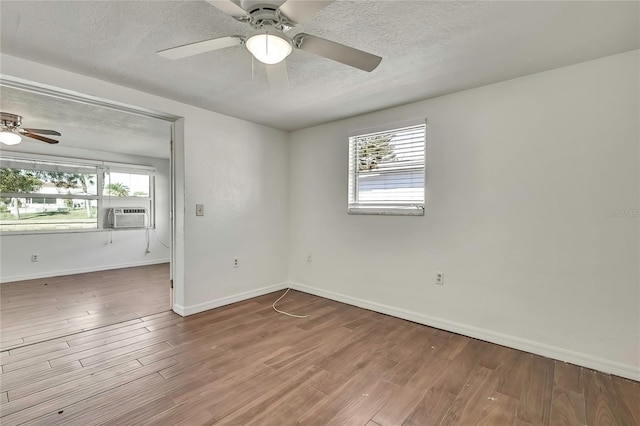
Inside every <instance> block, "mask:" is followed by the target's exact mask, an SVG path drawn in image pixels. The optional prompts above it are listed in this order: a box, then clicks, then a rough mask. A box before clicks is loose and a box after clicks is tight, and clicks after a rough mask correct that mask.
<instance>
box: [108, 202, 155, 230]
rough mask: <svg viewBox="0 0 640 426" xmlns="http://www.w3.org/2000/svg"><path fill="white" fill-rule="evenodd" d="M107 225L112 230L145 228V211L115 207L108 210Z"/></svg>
mask: <svg viewBox="0 0 640 426" xmlns="http://www.w3.org/2000/svg"><path fill="white" fill-rule="evenodd" d="M108 217H109V224H110V225H111V227H112V228H114V229H122V228H145V227H146V217H147V209H145V208H144V207H115V208H112V209H109V216H108Z"/></svg>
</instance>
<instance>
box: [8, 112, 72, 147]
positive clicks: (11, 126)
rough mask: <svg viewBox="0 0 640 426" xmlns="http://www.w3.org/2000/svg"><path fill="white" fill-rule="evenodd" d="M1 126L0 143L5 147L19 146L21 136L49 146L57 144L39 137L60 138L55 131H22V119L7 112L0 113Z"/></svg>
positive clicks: (55, 141) (52, 140) (54, 141)
mask: <svg viewBox="0 0 640 426" xmlns="http://www.w3.org/2000/svg"><path fill="white" fill-rule="evenodd" d="M0 114H1V115H2V117H1V124H0V142H2V143H3V144H5V145H16V144H19V143H20V141H21V140H22V136H26V137H28V138H31V139H37V140H39V141H42V142H46V143H49V144H56V143H58V141H57V140H55V139H50V138H47V137H44V136H41V135H52V136H62V135H61V134H60V133H59V132H56V131H55V130H45V129H26V128H25V129H23V128H22V127H21V126H22V117H21V116H19V115H16V114H10V113H8V112H2V113H0Z"/></svg>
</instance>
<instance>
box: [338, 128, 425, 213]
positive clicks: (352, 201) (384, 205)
mask: <svg viewBox="0 0 640 426" xmlns="http://www.w3.org/2000/svg"><path fill="white" fill-rule="evenodd" d="M416 126H424V152H423V157H422V167H421V168H422V172H423V173H424V178H423V179H424V180H423V182H424V185H423V188H422V202H420V203H403V202H394V201H393V200H389V201H385V202H378V203H374V202H371V203H369V205H367V203H362V202H361V201H359V193H360V191H359V178H360V173H359V171H358V160H359V158H358V155H357V144H356V143H355V141H356V138H358V137H364V136H369V135H375V134H378V133H393V132H394V131H397V130H402V129H406V128H408V127H416ZM348 163H349V168H348V181H349V182H348V188H347V189H348V191H347V214H350V215H388V216H424V212H425V206H426V186H427V185H426V182H427V119H426V118H424V119H419V120H411V121H404V122H396V123H391V124H386V125H383V126H378V127H374V128H366V129H358V130H353V131H351V132H350V133H349V138H348ZM407 170H409V167H407Z"/></svg>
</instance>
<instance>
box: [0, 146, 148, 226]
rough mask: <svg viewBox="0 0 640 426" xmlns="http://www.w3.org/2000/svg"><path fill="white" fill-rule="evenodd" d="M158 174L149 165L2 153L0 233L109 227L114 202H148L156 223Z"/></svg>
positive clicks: (122, 204) (135, 204)
mask: <svg viewBox="0 0 640 426" xmlns="http://www.w3.org/2000/svg"><path fill="white" fill-rule="evenodd" d="M154 176H155V169H154V168H152V167H147V166H140V165H132V164H120V163H108V162H104V161H93V160H79V159H71V158H61V157H45V156H36V155H32V154H14V153H11V154H10V155H5V153H2V156H0V232H2V233H3V234H5V233H24V232H65V231H66V232H71V231H73V232H77V231H79V230H92V229H93V230H96V229H102V228H109V227H111V225H110V224H109V223H108V211H109V209H111V208H115V207H143V208H144V209H146V212H147V213H148V214H147V215H146V216H147V217H146V220H145V223H146V224H147V225H149V226H150V227H153V226H154Z"/></svg>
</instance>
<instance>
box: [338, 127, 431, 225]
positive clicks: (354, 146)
mask: <svg viewBox="0 0 640 426" xmlns="http://www.w3.org/2000/svg"><path fill="white" fill-rule="evenodd" d="M425 139H426V124H419V125H413V126H407V127H401V128H397V129H392V130H385V131H380V132H373V133H366V134H359V135H355V136H352V137H350V138H349V205H348V212H349V213H355V214H398V215H423V214H424V194H425V191H424V182H425V146H426V144H425Z"/></svg>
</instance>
